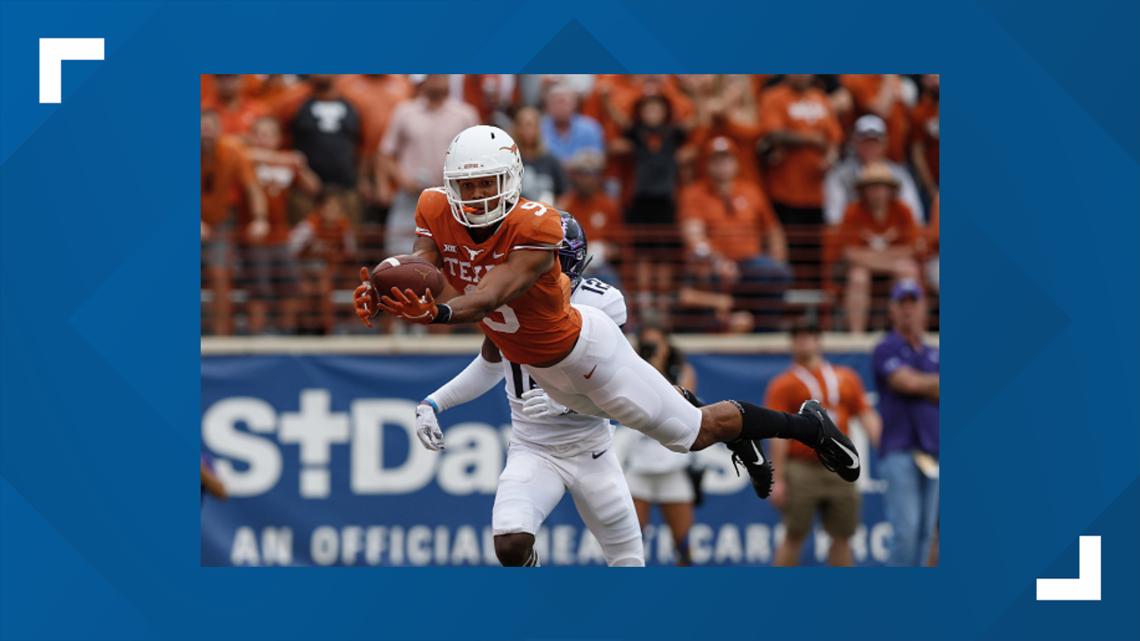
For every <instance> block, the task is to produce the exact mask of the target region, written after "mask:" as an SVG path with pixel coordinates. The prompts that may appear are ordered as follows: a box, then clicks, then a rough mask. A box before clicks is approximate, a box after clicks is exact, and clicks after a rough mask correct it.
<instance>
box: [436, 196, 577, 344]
mask: <svg viewBox="0 0 1140 641" xmlns="http://www.w3.org/2000/svg"><path fill="white" fill-rule="evenodd" d="M416 235H417V236H426V237H428V238H431V239H432V240H433V241H435V247H436V250H437V251H438V252H439V255H440V257H441V258H442V259H443V265H442V267H441V269H442V271H443V275H444V277H445V278H446V279H447V282H448V283H450V284H451V286H452V287H454V288H455V289H456V290H458V291H459V292H461V293H466V292H469V291H471V290H473V289H475V286H476V285H478V284H479V280H480V279H481V278H482V277H483V275H484V274H486V273H487V272H489V271H491V270H492V269H494V268H495V267H498V266H499V265H502V264H503V263H505V262H507V257H508V256H509V255H510V253H511V252H512V251H554V250H556V249H558V245H559V244H560V243H561V242H562V220H561V218H560V217H559V214H558V210H556V209H555V208H554V207H552V206H550V205H544V204H542V203H539V202H536V201H533V200H527V199H525V198H520V199H519V201H518V203H516V204H515V206H514V208H513V209H512V210H511V211H510V213H509V214H507V217H506V218H504V219H503V221H502V222H501V223H499V228H498V229H497V230H495V233H493V234H492V235H491V237H490V238H488V239H487V240H485V241H483V242H482V243H476V242H475V241H473V240H472V239H471V235H470V233H469V232H468V230H467V228H466V227H464V226H463V225H462V224H460V223H459V221H457V220H455V218H454V217H453V216H452V215H451V207H450V205H448V202H447V195H446V194H445V193H444V191H443V188H441V187H433V188H431V189H425V190H424V191H423V193H421V194H420V200H419V202H418V203H417V204H416ZM479 329H481V330H482V331H483V333H484V334H486V335H487V338H489V339H491V342H493V343H494V344H495V346H496V347H498V348H499V351H500V352H502V354H503V357H504V358H506V359H507V360H509V361H511V362H514V363H520V364H522V365H536V364H546V363H551V362H553V361H557V360H559V359H561V358H562V357H563V356H565V355H566V354H569V353H570V350H571V349H573V348H574V343H576V342H577V340H578V334H579V332H580V331H581V329H582V316H581V315H580V314H579V313H578V310H576V309H574V308H573V307H571V306H570V279H569V278H567V277H566V276H565V275H564V274H563V273H562V268H561V267H560V266H559V264H558V261H557V260H555V261H554V264H553V265H551V266H550V269H549V270H547V271H546V272H545V273H544V274H543V275H542V276H540V277H539V279H538V281H536V282H535V284H534V285H532V286H531V288H530V289H529V290H527V291H526V293H524V294H523V295H522V296H519V297H518V298H516V299H514V300H512V301H511V302H510V303H507V304H506V305H503V306H502V307H499V308H498V309H496V310H495V311H494V312H492V313H490V314H488V315H487V316H486V318H484V319H483V321H482V322H480V323H479Z"/></svg>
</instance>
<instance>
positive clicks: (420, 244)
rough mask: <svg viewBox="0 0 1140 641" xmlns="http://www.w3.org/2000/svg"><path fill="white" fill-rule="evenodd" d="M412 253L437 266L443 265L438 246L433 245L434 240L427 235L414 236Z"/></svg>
mask: <svg viewBox="0 0 1140 641" xmlns="http://www.w3.org/2000/svg"><path fill="white" fill-rule="evenodd" d="M412 255H413V256H418V257H420V258H422V259H424V260H426V261H428V262H429V263H431V264H432V265H435V266H436V267H437V268H439V267H443V257H442V256H440V254H439V247H436V246H435V240H433V239H431V238H429V237H427V236H416V242H415V243H414V244H413V245H412Z"/></svg>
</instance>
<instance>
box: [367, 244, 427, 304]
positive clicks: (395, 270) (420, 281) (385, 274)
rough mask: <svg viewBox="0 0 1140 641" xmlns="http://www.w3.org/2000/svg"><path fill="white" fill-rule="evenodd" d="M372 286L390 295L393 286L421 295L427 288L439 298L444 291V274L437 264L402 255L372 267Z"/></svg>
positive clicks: (417, 257)
mask: <svg viewBox="0 0 1140 641" xmlns="http://www.w3.org/2000/svg"><path fill="white" fill-rule="evenodd" d="M371 280H372V287H373V289H375V290H376V291H377V292H378V293H379V294H381V295H385V296H390V295H391V292H392V288H393V287H396V288H398V289H399V290H400V291H404V290H405V289H410V290H412V291H413V292H415V293H416V294H417V295H419V296H423V295H424V293H425V292H426V291H427V290H431V295H432V296H434V297H436V298H439V295H440V294H441V293H442V292H443V274H442V273H441V272H440V271H439V269H437V268H436V266H435V265H433V264H431V263H429V262H428V261H426V260H424V259H422V258H420V257H419V256H411V255H407V254H404V255H400V256H392V257H390V258H385V259H384V260H382V261H380V264H379V265H377V266H376V267H374V268H372V273H371Z"/></svg>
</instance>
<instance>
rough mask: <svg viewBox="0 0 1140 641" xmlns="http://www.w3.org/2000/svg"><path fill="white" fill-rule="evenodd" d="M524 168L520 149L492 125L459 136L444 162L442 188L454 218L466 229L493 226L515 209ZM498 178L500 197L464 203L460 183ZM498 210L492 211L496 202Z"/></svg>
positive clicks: (469, 129)
mask: <svg viewBox="0 0 1140 641" xmlns="http://www.w3.org/2000/svg"><path fill="white" fill-rule="evenodd" d="M522 173H523V164H522V156H520V155H519V148H518V145H516V144H515V141H514V139H513V138H511V137H510V135H509V134H507V132H505V131H503V130H502V129H499V128H498V127H492V126H490V125H476V126H474V127H468V128H467V129H464V130H463V131H461V132H459V135H458V136H456V137H455V139H453V140H452V141H451V145H449V146H448V148H447V155H446V156H445V157H444V159H443V186H444V192H446V193H447V202H448V203H449V204H450V205H451V215H452V216H455V220H458V221H459V223H460V224H462V225H466V226H467V227H487V226H488V225H494V224H495V223H497V222H499V221H500V220H502V219H503V218H506V216H507V214H509V213H510V212H511V209H513V208H514V206H515V203H517V202H518V201H519V192H520V191H521V190H522ZM484 176H495V177H496V178H497V179H498V181H499V189H498V193H497V194H495V195H494V196H488V197H486V198H475V199H472V200H463V197H462V196H461V195H460V192H459V181H460V180H463V179H467V178H482V177H484ZM496 200H497V201H498V204H497V205H496V206H495V207H493V208H492V207H490V204H491V203H492V202H494V201H496Z"/></svg>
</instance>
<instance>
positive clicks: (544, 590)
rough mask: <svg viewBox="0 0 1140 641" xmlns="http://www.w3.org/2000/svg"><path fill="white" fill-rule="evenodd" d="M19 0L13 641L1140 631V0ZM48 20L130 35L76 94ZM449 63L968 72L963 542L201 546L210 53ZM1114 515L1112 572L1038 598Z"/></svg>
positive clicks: (952, 305)
mask: <svg viewBox="0 0 1140 641" xmlns="http://www.w3.org/2000/svg"><path fill="white" fill-rule="evenodd" d="M0 11H2V14H0V15H2V20H0V34H2V38H0V47H2V51H3V56H2V57H0V69H2V78H3V83H2V85H0V90H2V92H3V94H2V101H0V127H2V132H3V136H2V138H0V162H2V163H3V173H2V175H0V186H2V195H0V204H2V207H0V210H2V213H0V270H2V272H0V288H2V290H0V310H2V315H0V330H2V332H3V338H2V343H0V345H2V352H0V354H2V355H0V361H2V363H3V374H2V376H3V378H2V380H0V402H2V410H0V411H2V414H0V425H2V426H0V430H2V431H0V435H2V441H0V444H2V447H0V477H2V480H0V507H2V512H3V518H2V520H0V523H2V525H0V527H2V528H3V529H2V536H0V568H2V570H3V578H2V579H0V636H3V637H5V638H115V639H124V638H160V637H161V638H238V637H258V638H309V637H317V638H323V639H333V638H338V639H339V638H364V637H368V638H392V639H396V638H416V639H438V638H464V639H481V638H493V639H510V638H545V639H555V638H557V639H569V638H605V639H618V638H623V639H687V638H700V639H714V638H735V639H740V638H797V639H801V638H803V639H806V638H823V637H842V638H845V639H880V640H882V639H914V638H932V639H933V638H940V639H951V638H953V639H962V638H994V639H996V638H1026V639H1030V638H1032V639H1064V638H1082V639H1087V638H1094V637H1095V638H1115V639H1120V638H1137V637H1140V620H1138V618H1137V617H1136V616H1135V604H1136V603H1138V602H1140V587H1138V586H1140V582H1138V576H1140V572H1138V570H1140V557H1138V554H1140V553H1138V552H1137V546H1136V541H1137V540H1140V528H1138V527H1137V523H1138V515H1140V509H1138V507H1140V484H1138V482H1137V463H1138V461H1137V454H1138V452H1140V431H1138V430H1137V425H1138V423H1140V420H1138V419H1140V412H1138V409H1137V406H1136V403H1135V401H1134V400H1133V399H1134V398H1135V392H1136V390H1137V388H1138V383H1140V377H1138V363H1140V359H1138V356H1140V344H1138V335H1137V332H1136V330H1135V328H1136V327H1137V326H1140V310H1138V301H1140V297H1138V296H1137V293H1138V287H1137V285H1138V282H1137V279H1138V278H1140V264H1138V262H1140V261H1138V259H1137V256H1138V254H1137V247H1136V243H1137V239H1138V238H1140V218H1138V217H1137V215H1136V214H1137V211H1140V199H1138V195H1140V190H1138V189H1137V176H1138V172H1137V161H1138V158H1140V133H1138V128H1137V127H1138V121H1137V118H1136V115H1137V114H1138V113H1140V98H1138V96H1140V91H1138V89H1140V86H1138V83H1137V79H1138V78H1140V69H1138V66H1140V40H1138V39H1137V38H1136V37H1135V25H1136V24H1140V15H1138V7H1137V5H1136V4H1135V3H1124V2H1108V1H1104V0H1094V1H1092V2H1085V3H1081V4H1080V5H1079V6H1074V7H1059V6H1044V5H1042V6H1037V5H1034V6H1033V7H1031V8H1025V7H1024V6H1023V5H1022V4H1021V3H1015V2H1012V1H1010V0H1001V1H982V2H976V3H963V4H956V5H954V6H935V5H924V4H921V3H920V4H915V3H905V4H904V3H886V4H882V5H875V6H869V5H867V4H866V3H840V2H831V3H816V2H808V3H781V4H772V3H764V4H761V3H754V4H749V5H736V4H730V3H723V2H705V3H700V4H699V5H694V4H692V3H680V2H661V3H652V4H649V5H640V4H634V3H631V2H618V3H608V2H595V1H579V2H573V3H541V4H539V3H523V2H518V1H513V2H487V3H459V2H426V3H385V4H367V3H356V2H352V3H304V2H256V3H248V4H236V3H225V2H209V3H201V4H197V3H148V2H131V3H126V2H124V3H94V2H92V3H50V2H37V3H5V4H4V5H3V6H2V8H0ZM40 37H103V38H106V43H107V44H106V59H105V60H104V61H102V62H70V63H64V71H63V103H62V104H59V105H40V104H38V103H37V100H36V96H37V94H38V91H37V72H36V69H37V39H38V38H40ZM435 69H442V70H448V71H480V72H486V71H503V72H513V71H535V70H544V71H670V72H683V71H690V72H691V71H709V70H716V71H725V70H727V71H757V72H759V71H878V70H892V71H930V70H933V71H939V72H941V73H943V74H944V86H945V91H944V92H943V96H942V118H943V124H942V129H943V131H944V132H945V133H946V136H945V137H946V144H945V145H944V147H943V153H944V155H945V158H944V161H943V174H942V180H943V184H944V185H945V195H944V197H943V202H942V207H943V209H944V210H945V212H946V215H945V216H944V222H943V230H942V233H943V236H944V243H943V244H944V246H945V249H946V252H945V253H944V254H943V256H942V259H943V261H944V262H945V266H944V269H943V273H944V277H943V279H944V280H943V288H944V289H943V298H942V300H943V307H942V309H943V319H942V327H943V335H942V339H943V347H944V350H943V352H944V362H943V371H944V373H945V375H946V379H947V384H946V387H945V392H946V394H945V396H944V400H943V412H944V413H943V424H944V426H945V429H944V432H943V452H944V461H945V463H944V466H943V473H944V474H945V483H943V499H944V500H943V520H942V523H943V530H942V533H943V545H942V566H941V567H940V568H938V569H936V570H932V571H921V570H919V571H905V570H901V571H900V570H857V571H851V572H837V571H830V570H807V569H801V570H793V571H779V570H774V569H755V568H753V569H743V568H715V569H714V568H697V569H692V570H689V571H676V570H672V569H650V570H647V571H645V572H619V573H613V572H610V573H606V574H605V575H604V576H602V575H601V574H600V572H602V571H603V570H597V569H559V570H556V571H547V572H542V573H530V574H526V575H525V576H524V575H520V574H517V573H513V572H505V571H500V570H494V569H487V570H473V569H417V570H355V569H319V570H309V569H299V570H265V571H250V570H220V569H203V568H201V567H199V565H198V552H197V550H198V526H197V513H196V511H195V510H194V508H193V506H194V505H196V504H197V500H198V498H197V491H198V490H197V488H196V486H195V484H193V482H192V481H193V478H192V476H191V475H188V474H186V473H185V471H186V469H190V468H189V466H190V465H193V464H194V463H193V461H195V460H196V459H197V452H198V429H199V427H198V412H199V398H198V394H199V392H198V370H197V366H196V364H197V359H198V332H199V327H198V318H199V315H198V293H197V292H198V265H197V260H196V255H197V253H198V242H197V239H196V234H194V231H195V229H194V227H193V220H194V218H195V217H196V212H195V209H196V207H197V197H198V196H197V193H196V192H195V191H194V190H195V188H196V185H195V181H194V180H193V179H192V177H193V176H195V175H196V172H197V167H196V165H195V164H194V162H193V161H194V160H195V154H194V152H193V150H194V148H195V146H196V144H197V142H196V141H197V129H196V126H197V125H196V124H195V123H196V118H195V112H196V111H197V108H198V107H197V92H198V82H197V75H198V74H199V73H202V72H213V71H231V72H235V71H269V70H274V71H338V72H357V71H392V70H435ZM180 461H181V463H179V462H180ZM1081 534H1099V535H1101V536H1103V556H1104V577H1103V581H1104V588H1103V594H1104V598H1103V600H1102V601H1100V602H1091V603H1053V604H1048V603H1037V602H1035V601H1034V593H1033V586H1034V579H1035V578H1036V577H1065V576H1073V575H1075V572H1076V565H1077V558H1076V557H1077V553H1076V547H1077V537H1078V535H1081Z"/></svg>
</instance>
